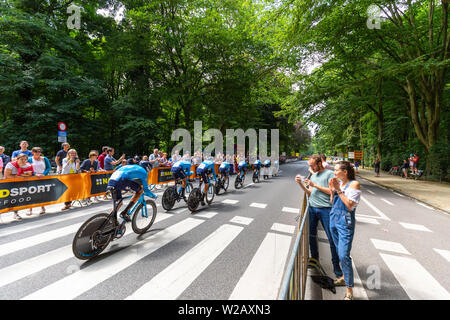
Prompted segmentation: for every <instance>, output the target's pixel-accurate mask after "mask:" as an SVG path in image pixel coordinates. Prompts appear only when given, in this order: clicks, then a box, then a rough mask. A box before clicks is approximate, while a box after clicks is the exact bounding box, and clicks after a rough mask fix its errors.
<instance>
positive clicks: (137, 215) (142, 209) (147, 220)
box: [131, 200, 156, 234]
mask: <svg viewBox="0 0 450 320" xmlns="http://www.w3.org/2000/svg"><path fill="white" fill-rule="evenodd" d="M145 203H146V206H144V204H142V203H140V204H139V205H138V206H137V208H136V210H135V211H134V214H133V218H132V220H131V227H132V228H133V231H134V232H135V233H137V234H143V233H145V232H147V230H148V229H150V227H151V226H152V224H153V222H155V218H156V204H155V202H154V201H153V200H146V201H145Z"/></svg>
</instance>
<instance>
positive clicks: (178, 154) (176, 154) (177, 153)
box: [172, 150, 181, 163]
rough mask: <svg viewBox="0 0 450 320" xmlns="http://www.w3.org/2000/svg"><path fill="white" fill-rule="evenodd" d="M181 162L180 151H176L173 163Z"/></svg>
mask: <svg viewBox="0 0 450 320" xmlns="http://www.w3.org/2000/svg"><path fill="white" fill-rule="evenodd" d="M179 160H181V156H180V151H178V150H175V151H174V152H173V155H172V163H175V162H177V161H179Z"/></svg>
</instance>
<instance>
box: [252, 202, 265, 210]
mask: <svg viewBox="0 0 450 320" xmlns="http://www.w3.org/2000/svg"><path fill="white" fill-rule="evenodd" d="M250 207H254V208H260V209H265V208H266V207H267V203H257V202H253V203H251V204H250Z"/></svg>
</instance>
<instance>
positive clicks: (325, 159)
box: [320, 153, 332, 170]
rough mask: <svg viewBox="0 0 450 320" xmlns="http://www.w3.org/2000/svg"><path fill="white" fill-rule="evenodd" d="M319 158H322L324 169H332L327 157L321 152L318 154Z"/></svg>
mask: <svg viewBox="0 0 450 320" xmlns="http://www.w3.org/2000/svg"><path fill="white" fill-rule="evenodd" d="M320 159H322V167H324V168H325V169H326V170H332V168H331V166H330V164H329V163H328V162H327V157H326V156H325V155H324V154H323V153H322V154H321V155H320Z"/></svg>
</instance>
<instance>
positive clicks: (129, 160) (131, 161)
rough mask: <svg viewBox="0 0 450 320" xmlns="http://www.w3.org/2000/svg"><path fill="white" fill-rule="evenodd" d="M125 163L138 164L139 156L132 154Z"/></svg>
mask: <svg viewBox="0 0 450 320" xmlns="http://www.w3.org/2000/svg"><path fill="white" fill-rule="evenodd" d="M127 164H139V157H138V156H134V157H133V158H129V159H128V160H127Z"/></svg>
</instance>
